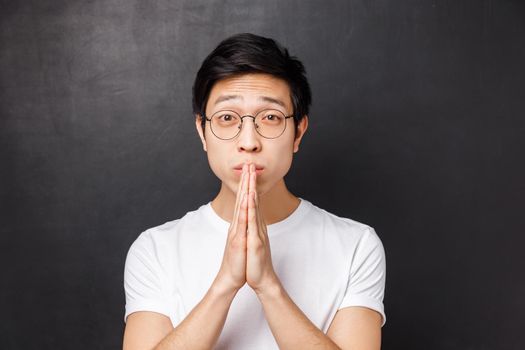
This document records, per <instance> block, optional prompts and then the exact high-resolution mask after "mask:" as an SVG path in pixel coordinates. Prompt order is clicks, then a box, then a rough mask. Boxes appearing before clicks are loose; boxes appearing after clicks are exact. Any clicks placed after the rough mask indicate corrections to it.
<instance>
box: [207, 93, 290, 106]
mask: <svg viewBox="0 0 525 350" xmlns="http://www.w3.org/2000/svg"><path fill="white" fill-rule="evenodd" d="M242 99H243V97H242V96H241V95H222V96H219V98H218V99H217V100H216V101H215V105H217V104H219V103H221V102H224V101H229V100H242ZM259 101H264V102H270V103H275V104H278V105H279V106H281V107H283V108H286V105H285V104H284V102H283V101H281V100H279V99H276V98H273V97H269V96H260V97H259Z"/></svg>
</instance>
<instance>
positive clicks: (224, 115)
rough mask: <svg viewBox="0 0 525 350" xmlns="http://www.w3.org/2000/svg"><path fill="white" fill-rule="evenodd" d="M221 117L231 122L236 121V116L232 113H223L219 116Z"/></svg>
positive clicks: (224, 120)
mask: <svg viewBox="0 0 525 350" xmlns="http://www.w3.org/2000/svg"><path fill="white" fill-rule="evenodd" d="M219 119H220V120H221V121H223V122H231V121H234V120H235V119H237V118H235V116H233V115H231V114H222V115H220V116H219Z"/></svg>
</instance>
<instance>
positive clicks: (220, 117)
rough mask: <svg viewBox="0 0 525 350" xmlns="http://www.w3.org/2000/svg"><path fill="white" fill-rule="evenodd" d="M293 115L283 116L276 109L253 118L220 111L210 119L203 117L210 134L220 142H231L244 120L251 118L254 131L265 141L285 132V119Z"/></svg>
mask: <svg viewBox="0 0 525 350" xmlns="http://www.w3.org/2000/svg"><path fill="white" fill-rule="evenodd" d="M292 117H293V115H284V113H283V112H281V111H279V110H277V109H263V110H262V111H259V112H257V114H256V115H255V116H252V115H244V116H242V117H241V116H240V115H239V113H237V112H235V111H231V110H222V111H218V112H215V113H213V114H212V116H211V117H210V118H208V117H206V116H204V118H206V120H207V121H209V122H210V127H211V132H212V133H213V134H214V135H215V136H216V137H217V138H219V139H221V140H231V139H233V138H235V137H236V136H237V135H239V133H240V132H241V128H242V121H243V119H244V118H252V119H253V122H254V124H255V130H256V131H257V133H258V134H259V135H261V136H262V137H264V138H267V139H275V138H277V137H279V136H281V135H282V134H283V133H284V130H286V124H287V123H286V119H288V118H292Z"/></svg>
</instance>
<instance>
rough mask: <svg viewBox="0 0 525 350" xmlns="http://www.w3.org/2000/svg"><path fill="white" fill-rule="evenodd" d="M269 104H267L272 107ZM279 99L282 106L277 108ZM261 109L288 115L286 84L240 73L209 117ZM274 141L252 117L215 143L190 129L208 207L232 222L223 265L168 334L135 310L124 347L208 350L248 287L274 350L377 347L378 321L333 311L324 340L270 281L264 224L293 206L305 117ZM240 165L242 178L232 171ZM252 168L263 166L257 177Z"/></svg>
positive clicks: (217, 97) (224, 83) (367, 314)
mask: <svg viewBox="0 0 525 350" xmlns="http://www.w3.org/2000/svg"><path fill="white" fill-rule="evenodd" d="M272 101H273V102H272ZM276 101H279V102H280V103H277V102H276ZM264 108H278V109H280V110H282V111H283V113H284V114H286V115H289V114H291V113H292V104H291V98H290V90H289V87H288V85H287V84H286V82H285V81H283V80H281V79H278V78H275V77H272V76H270V75H265V74H245V75H240V76H236V77H233V78H228V79H224V80H221V81H219V82H217V83H216V84H215V85H214V87H213V88H212V91H211V92H210V96H209V100H208V105H207V109H206V114H207V115H212V114H213V113H214V112H215V111H218V110H221V109H232V110H235V111H237V112H238V113H239V114H240V115H245V114H250V115H254V114H255V113H256V112H257V111H259V110H261V109H264ZM287 123H289V125H287V127H286V130H285V132H284V133H283V135H281V136H280V137H279V138H277V139H264V138H263V137H261V136H260V135H259V134H258V133H257V132H256V131H255V127H254V124H253V122H252V119H251V118H246V119H244V122H243V126H242V129H241V132H240V134H239V135H238V136H237V137H236V138H234V139H232V140H228V141H225V140H220V139H218V138H216V137H215V136H214V135H213V134H212V133H211V131H210V128H209V123H208V122H207V125H206V128H205V129H204V130H203V129H202V127H201V122H200V116H196V120H195V124H196V128H197V131H198V133H199V136H200V138H201V141H202V145H203V149H204V151H206V152H207V156H208V161H209V164H210V167H211V169H212V171H213V172H214V173H215V175H216V176H217V177H218V178H219V179H220V180H221V189H220V191H219V193H218V195H217V196H216V197H215V199H214V200H213V201H212V208H213V209H214V211H215V212H216V213H217V214H218V215H220V216H221V217H222V218H223V219H225V220H227V221H229V222H230V223H231V225H230V228H229V231H228V237H227V241H226V246H225V250H224V256H223V261H222V264H221V267H220V269H219V272H218V274H217V277H216V279H215V280H214V282H213V284H212V286H211V287H210V290H209V291H208V293H207V294H206V296H205V297H204V298H203V300H202V301H201V302H200V303H199V304H198V305H197V306H196V307H195V308H194V309H193V310H192V311H191V312H190V314H189V315H188V316H187V317H186V318H185V319H184V320H183V321H182V322H181V323H180V324H179V325H177V327H176V328H175V329H174V328H173V327H172V325H171V321H170V320H169V318H168V317H166V316H164V315H160V314H157V313H154V312H135V313H133V314H131V315H130V316H129V317H128V320H127V325H126V330H125V335H124V348H125V349H150V348H156V349H211V348H213V346H214V344H216V341H217V339H218V337H219V335H220V332H221V331H222V328H223V326H224V321H225V319H226V316H227V313H228V310H229V307H230V305H231V302H232V300H233V299H234V297H235V294H236V292H237V291H238V290H239V289H240V288H241V287H242V286H243V285H244V284H246V283H247V284H248V285H249V286H250V287H251V288H252V289H253V290H254V292H255V293H256V295H257V297H258V299H259V301H260V302H261V304H262V306H263V309H264V312H265V317H266V320H267V321H268V324H269V326H270V329H271V331H272V334H273V335H274V337H275V339H276V341H277V343H278V345H279V348H280V349H363V350H364V349H367V350H368V349H370V350H372V349H374V350H377V349H380V345H381V316H380V314H379V313H377V312H376V311H373V310H371V309H368V308H364V307H347V308H344V309H341V310H339V311H338V312H337V313H336V315H335V318H334V320H333V321H332V324H331V325H330V328H329V330H328V332H327V334H324V333H323V332H322V331H321V330H319V329H318V328H317V327H316V326H315V325H314V324H313V323H311V321H310V320H309V319H308V318H307V317H306V315H305V314H304V313H303V312H302V311H301V310H300V309H299V308H298V307H297V305H296V304H295V303H294V302H293V300H292V299H291V298H290V296H289V295H288V294H287V293H286V290H285V289H284V287H283V286H282V284H281V282H280V280H279V277H278V276H277V275H276V273H275V270H274V268H273V264H272V259H271V250H270V244H269V238H268V234H267V228H266V225H267V224H271V223H275V222H278V221H281V220H283V219H285V218H286V217H288V216H289V215H290V214H291V213H293V211H294V210H295V209H296V208H297V206H298V205H299V199H298V198H297V197H296V196H294V195H293V194H291V193H290V192H289V191H288V189H287V188H286V185H285V183H284V179H283V177H284V175H285V174H286V173H287V172H288V170H289V169H290V166H291V163H292V158H293V154H294V153H295V152H297V151H298V150H299V145H300V142H301V139H302V137H303V135H304V133H305V131H306V129H307V127H308V118H307V116H305V117H304V119H303V120H302V121H301V123H300V124H299V125H298V131H297V134H296V135H294V125H293V121H292V120H291V119H288V120H287ZM238 164H244V165H243V170H242V173H241V172H239V171H234V167H235V166H236V165H238ZM254 164H257V165H260V166H264V170H263V171H262V172H261V173H260V174H257V173H256V172H255V166H254Z"/></svg>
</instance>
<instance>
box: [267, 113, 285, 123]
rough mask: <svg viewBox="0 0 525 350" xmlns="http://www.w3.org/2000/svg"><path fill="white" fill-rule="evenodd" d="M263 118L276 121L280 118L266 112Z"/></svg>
mask: <svg viewBox="0 0 525 350" xmlns="http://www.w3.org/2000/svg"><path fill="white" fill-rule="evenodd" d="M264 119H266V120H268V121H271V122H278V121H279V120H281V118H280V117H279V116H278V115H276V114H267V115H266V116H265V117H264Z"/></svg>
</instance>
